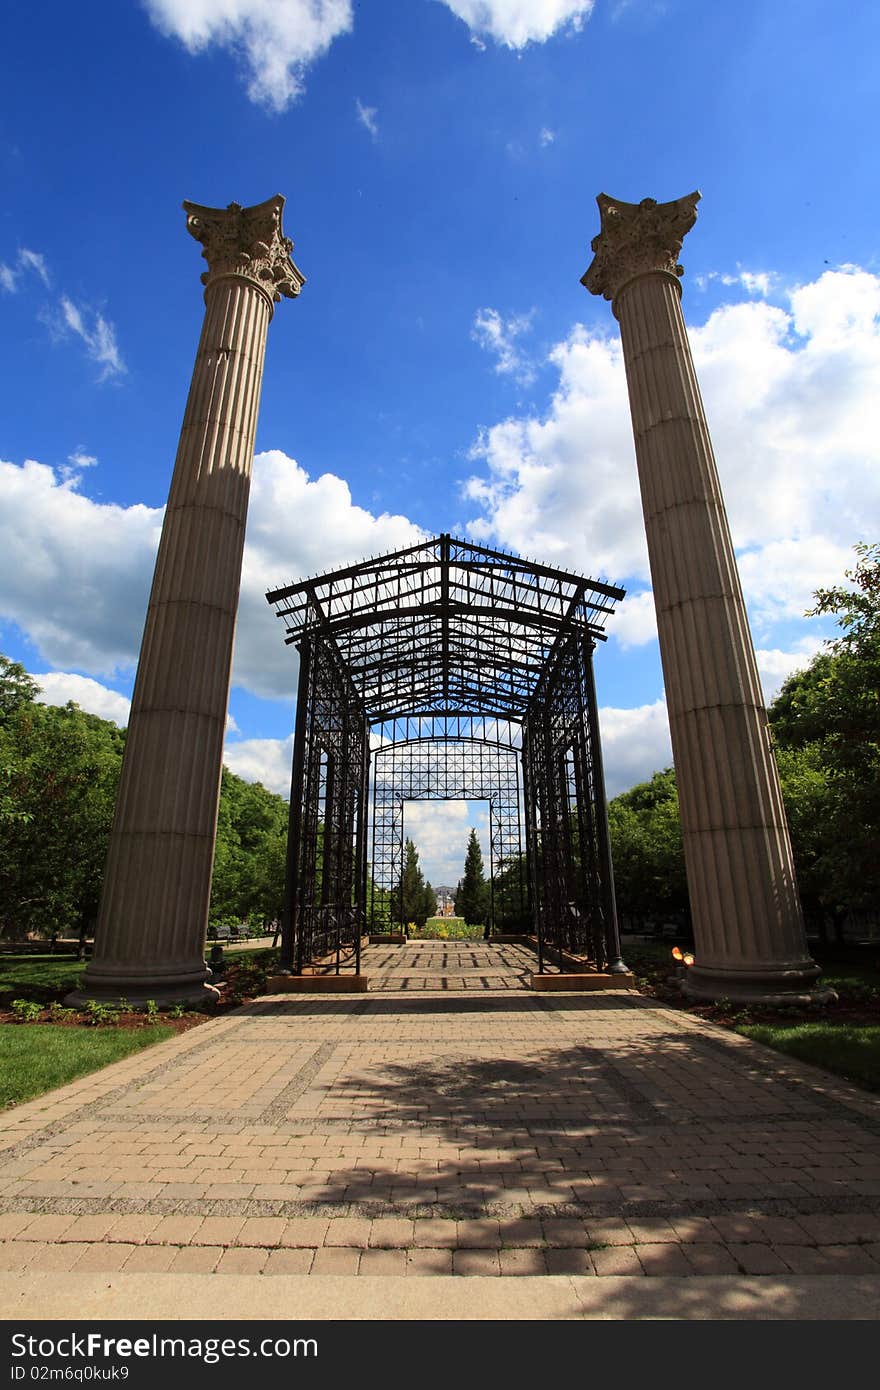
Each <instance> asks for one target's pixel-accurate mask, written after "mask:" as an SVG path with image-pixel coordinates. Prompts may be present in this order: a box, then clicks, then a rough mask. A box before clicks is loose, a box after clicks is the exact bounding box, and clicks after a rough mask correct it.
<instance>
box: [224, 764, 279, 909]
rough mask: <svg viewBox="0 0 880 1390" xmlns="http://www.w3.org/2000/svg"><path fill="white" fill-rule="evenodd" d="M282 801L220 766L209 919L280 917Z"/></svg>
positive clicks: (257, 784)
mask: <svg viewBox="0 0 880 1390" xmlns="http://www.w3.org/2000/svg"><path fill="white" fill-rule="evenodd" d="M286 849H287V802H286V801H284V800H283V798H282V797H280V796H277V795H276V794H275V793H274V792H270V791H267V790H266V788H265V787H264V786H263V785H262V784H261V783H260V782H246V781H244V779H243V778H241V777H237V776H236V775H235V773H233V772H230V771H229V769H228V768H226V767H224V769H223V773H222V777H221V780H220V807H219V811H218V815H217V845H216V849H215V852H214V876H213V881H212V884H211V916H212V917H215V918H217V917H237V918H239V919H240V920H244V919H246V918H248V917H259V918H260V920H261V921H263V922H271V921H273V920H274V919H275V918H280V916H281V910H282V907H283V904H284V878H285V859H286Z"/></svg>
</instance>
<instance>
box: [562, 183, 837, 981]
mask: <svg viewBox="0 0 880 1390" xmlns="http://www.w3.org/2000/svg"><path fill="white" fill-rule="evenodd" d="M699 197H700V195H699V193H692V194H690V195H689V196H688V197H685V198H679V199H678V200H677V201H676V202H671V203H662V204H657V203H656V202H655V201H654V199H653V198H645V199H644V200H643V201H642V202H641V203H639V204H638V205H636V204H633V203H621V202H618V201H617V200H616V199H612V198H609V197H607V196H606V195H605V194H604V193H603V194H600V196H599V198H598V203H599V211H600V216H601V231H600V233H599V235H598V236H597V237H595V238H594V240H593V243H592V249H593V251H594V252H595V257H594V260H593V262H592V264H591V265H590V267H589V269H588V270H587V272H586V274H585V275H584V276H583V279H582V284H584V285H585V286H586V288H587V289H588V290H590V291H591V293H593V294H599V295H603V296H604V297H605V298H606V299H609V300H611V302H612V308H613V311H614V314H615V316H616V317H617V319H618V320H619V322H620V335H621V339H622V342H623V355H624V362H625V364H626V377H627V385H628V387H629V398H630V408H631V412H632V421H633V433H634V435H635V447H636V462H637V465H638V471H639V483H640V486H641V492H642V506H643V509H644V514H645V530H646V533H647V539H648V555H649V559H650V566H651V578H652V582H653V586H654V602H655V605H656V609H657V629H658V634H659V638H660V655H661V658H662V662H663V674H664V678H665V683H666V701H667V706H668V710H669V723H670V730H671V734H672V751H673V757H674V759H675V769H676V778H677V782H678V794H679V802H680V806H681V820H682V828H683V831H684V851H685V862H686V865H687V875H688V888H689V892H690V900H691V913H692V917H693V924H694V938H695V957H696V963H695V965H694V966H693V967H692V968H691V969H690V971H689V973H688V979H687V985H686V990H687V993H689V994H690V995H691V996H693V997H695V998H719V997H727V998H729V999H736V1000H759V999H761V1000H765V1001H768V1002H772V1001H776V1000H779V1001H782V1000H785V1001H790V1000H793V999H804V998H813V999H815V998H817V997H819V996H820V995H821V993H822V991H819V990H817V989H816V988H815V979H816V976H817V975H818V973H819V971H818V967H817V966H816V965H815V964H814V963H813V961H812V960H811V959H810V956H809V953H808V950H807V943H806V936H805V933H804V924H803V917H802V914H801V907H800V901H799V899H798V893H797V885H796V883H795V875H794V867H793V862H792V854H791V844H790V841H789V836H788V828H787V825H786V821H785V813H784V810H783V806H782V796H781V792H780V787H779V777H778V774H777V771H776V763H775V760H774V757H773V752H772V749H771V746H770V736H769V729H768V724H767V714H766V711H765V708H764V702H763V697H762V693H761V686H760V681H759V678H758V669H757V665H756V662H755V653H754V649H753V646H752V639H751V634H750V632H749V625H748V619H747V616H746V609H745V604H744V602H743V597H742V590H741V588H740V582H739V574H738V572H737V566H736V559H735V557H734V551H733V545H732V543H731V538H730V529H729V526H728V522H727V516H726V513H725V509H724V499H723V497H722V495H721V486H720V483H719V480H718V472H717V469H716V466H715V458H714V455H713V453H712V443H711V440H710V438H709V431H708V427H707V425H706V417H705V414H704V411H703V403H702V400H701V398H700V389H699V386H698V384H697V378H696V374H695V372H694V365H693V361H692V358H691V353H690V346H689V344H688V338H687V331H686V329H685V324H684V317H683V315H682V312H681V303H680V301H681V285H680V281H679V277H680V276H681V275H682V274H683V270H682V267H681V266H680V265H678V264H677V260H678V255H679V252H680V251H681V245H682V241H683V240H684V237H685V235H686V234H687V232H689V231H690V229H691V227H692V226H693V225H694V222H695V221H696V216H697V213H696V205H697V202H698V201H699ZM825 993H826V994H827V992H825Z"/></svg>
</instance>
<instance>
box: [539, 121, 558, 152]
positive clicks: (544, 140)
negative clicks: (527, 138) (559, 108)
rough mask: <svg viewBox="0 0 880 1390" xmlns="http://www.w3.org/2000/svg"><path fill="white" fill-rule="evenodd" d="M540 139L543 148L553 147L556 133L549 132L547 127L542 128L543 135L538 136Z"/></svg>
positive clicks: (553, 131)
mask: <svg viewBox="0 0 880 1390" xmlns="http://www.w3.org/2000/svg"><path fill="white" fill-rule="evenodd" d="M538 139H539V141H540V143H541V145H542V147H543V146H546V145H552V144H553V141H554V140H555V139H556V131H555V130H549V129H548V128H547V126H542V128H541V133H540V135H539V136H538Z"/></svg>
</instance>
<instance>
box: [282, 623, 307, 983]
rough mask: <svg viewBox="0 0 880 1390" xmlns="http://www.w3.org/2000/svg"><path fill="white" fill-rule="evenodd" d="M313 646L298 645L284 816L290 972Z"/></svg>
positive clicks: (285, 951)
mask: <svg viewBox="0 0 880 1390" xmlns="http://www.w3.org/2000/svg"><path fill="white" fill-rule="evenodd" d="M311 666H312V644H311V640H310V639H309V638H308V637H304V638H303V640H302V641H301V642H300V644H299V684H298V686H297V692H296V726H295V731H294V735H293V765H292V768H291V776H290V808H289V810H288V816H287V867H286V873H285V877H284V911H283V913H282V916H281V969H282V970H288V971H292V970H293V951H294V939H295V938H296V937H297V935H298V933H297V914H298V912H299V904H300V898H301V896H302V884H301V883H300V851H301V845H302V810H303V805H302V803H303V781H304V778H305V746H306V729H307V727H308V721H309V713H310V711H309V690H310V684H311ZM298 956H299V960H298V963H297V972H298V973H302V949H301V947H300V950H299V952H298Z"/></svg>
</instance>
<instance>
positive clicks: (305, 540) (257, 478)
mask: <svg viewBox="0 0 880 1390" xmlns="http://www.w3.org/2000/svg"><path fill="white" fill-rule="evenodd" d="M78 484H79V486H78ZM81 486H82V485H81V483H79V475H78V474H77V475H75V476H73V477H67V478H65V477H63V476H62V474H61V471H60V470H58V471H56V470H54V469H52V468H50V467H47V466H46V465H45V464H40V463H35V462H33V461H28V462H26V463H25V464H24V465H22V466H19V465H16V464H13V463H2V462H0V619H4V620H6V621H10V622H15V623H16V624H17V625H18V626H19V627H20V628H21V630H22V631H23V632H24V633H25V634H26V635H27V637H28V638H29V639H30V641H31V642H33V643H34V645H35V646H36V647H37V649H38V650H39V652H40V655H41V656H42V657H43V658H44V660H45V661H47V662H48V663H49V664H50V665H52V666H57V667H62V668H63V667H76V668H79V669H80V670H83V671H88V672H91V673H93V674H95V675H107V674H109V673H112V672H115V671H125V670H130V669H131V668H132V667H133V665H134V664H135V662H136V660H137V653H138V647H139V644H140V635H141V630H142V626H143V620H144V615H145V613H146V606H147V599H148V597H149V590H150V581H151V578H152V572H153V565H154V563H155V556H156V548H157V546H158V543H159V535H160V532H161V526H162V511H161V510H160V509H158V508H150V507H145V506H142V505H140V504H135V505H133V506H129V507H120V506H116V505H114V504H112V503H106V502H96V501H93V500H92V499H91V498H89V497H88V496H86V495H84V494H83V492H82V490H81ZM421 535H422V532H421V531H420V530H419V529H418V528H417V527H416V526H414V525H413V524H412V522H410V521H409V520H408V519H407V518H406V517H403V516H391V515H388V514H382V515H380V516H374V515H373V514H372V513H371V512H368V511H365V510H364V509H363V508H361V507H357V506H355V505H354V503H353V502H352V499H351V493H350V491H349V488H348V485H347V483H345V482H343V481H342V479H341V478H337V477H335V476H334V475H333V474H329V473H326V474H324V475H322V476H321V477H319V478H316V479H314V480H312V479H310V478H309V476H308V474H307V473H306V472H305V471H304V470H303V469H302V468H300V467H299V465H298V464H297V463H296V462H295V461H294V460H293V459H290V458H288V457H287V456H286V455H285V454H283V453H282V452H281V451H280V450H273V451H270V452H268V453H264V454H259V455H257V457H256V458H255V460H254V475H253V484H252V488H251V504H250V512H249V517H248V530H247V540H246V544H245V554H244V567H243V574H242V589H241V601H240V605H239V618H238V629H237V640H236V654H235V670H234V675H233V679H234V681H235V682H236V683H237V684H239V685H242V686H245V687H246V688H247V689H249V690H251V691H253V692H254V693H255V694H258V695H263V696H268V697H274V698H284V697H287V698H290V699H292V698H293V695H294V693H295V690H296V670H297V667H296V654H295V653H294V652H293V651H292V650H291V649H290V648H289V647H285V646H284V642H283V630H282V627H281V624H280V623H279V622H278V620H277V618H275V617H274V615H273V613H272V610H271V609H270V608H269V605H268V604H267V603H266V598H265V592H266V590H267V589H270V588H274V587H276V586H277V585H279V584H282V583H284V582H287V581H289V580H294V579H299V578H302V577H303V576H304V575H306V574H315V573H318V572H320V571H323V570H327V569H332V568H334V567H336V566H338V565H343V564H347V563H350V562H352V561H355V560H359V559H361V558H362V557H363V556H364V555H368V554H380V553H381V552H382V551H385V550H394V549H397V548H399V547H400V546H403V545H407V544H409V543H411V542H412V541H415V540H418V539H419V538H420V537H421ZM237 747H238V748H241V747H242V745H241V744H238V745H237Z"/></svg>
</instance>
